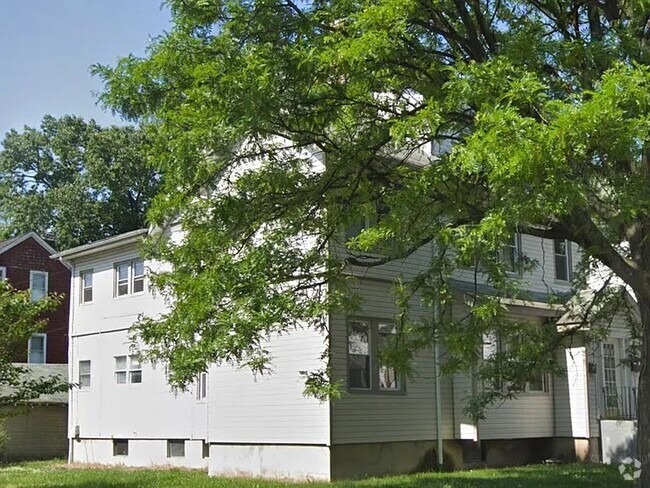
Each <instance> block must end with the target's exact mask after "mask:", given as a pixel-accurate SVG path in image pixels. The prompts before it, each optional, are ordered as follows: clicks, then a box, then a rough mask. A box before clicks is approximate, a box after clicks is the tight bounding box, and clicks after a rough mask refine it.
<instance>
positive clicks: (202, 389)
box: [196, 372, 208, 401]
mask: <svg viewBox="0 0 650 488" xmlns="http://www.w3.org/2000/svg"><path fill="white" fill-rule="evenodd" d="M207 397H208V373H206V372H203V373H200V374H199V377H198V378H197V379H196V400H197V401H202V400H205V399H206V398H207Z"/></svg>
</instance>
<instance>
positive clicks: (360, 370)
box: [348, 318, 404, 392]
mask: <svg viewBox="0 0 650 488" xmlns="http://www.w3.org/2000/svg"><path fill="white" fill-rule="evenodd" d="M395 333H396V329H395V325H394V324H391V323H390V322H389V321H385V320H381V319H367V318H363V319H359V318H354V319H350V320H349V321H348V389H350V390H353V391H363V390H365V391H370V392H400V391H403V389H404V381H403V379H402V378H401V376H400V375H399V374H398V373H397V370H396V369H395V368H394V367H392V366H389V365H388V364H385V363H384V361H382V359H381V351H382V350H384V349H385V348H387V347H388V345H389V341H390V340H391V338H392V337H393V336H394V335H395Z"/></svg>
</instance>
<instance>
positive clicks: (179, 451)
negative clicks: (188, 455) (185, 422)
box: [167, 439, 185, 458]
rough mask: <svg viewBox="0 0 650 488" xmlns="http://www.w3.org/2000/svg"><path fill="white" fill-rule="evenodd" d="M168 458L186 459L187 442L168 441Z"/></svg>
mask: <svg viewBox="0 0 650 488" xmlns="http://www.w3.org/2000/svg"><path fill="white" fill-rule="evenodd" d="M167 457H168V458H172V457H185V441H184V440H182V439H181V440H178V439H170V440H168V441H167Z"/></svg>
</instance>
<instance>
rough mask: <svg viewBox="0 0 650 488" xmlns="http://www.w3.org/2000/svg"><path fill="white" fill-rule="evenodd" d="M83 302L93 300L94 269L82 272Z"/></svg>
mask: <svg viewBox="0 0 650 488" xmlns="http://www.w3.org/2000/svg"><path fill="white" fill-rule="evenodd" d="M80 276H81V303H90V302H92V301H93V271H92V270H89V271H82V272H81V275H80Z"/></svg>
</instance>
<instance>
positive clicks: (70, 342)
mask: <svg viewBox="0 0 650 488" xmlns="http://www.w3.org/2000/svg"><path fill="white" fill-rule="evenodd" d="M59 262H60V263H61V264H63V265H65V261H64V260H63V259H62V258H59ZM70 264H71V269H70V292H69V293H68V302H69V304H70V305H69V307H70V311H69V312H68V331H67V332H68V383H70V382H71V379H72V366H73V360H74V354H73V350H72V349H73V342H74V338H73V336H74V331H73V330H72V327H73V325H74V308H75V301H74V298H73V297H72V294H73V292H74V276H75V273H76V266H75V263H74V261H73V262H71V263H70ZM72 420H73V419H72V388H68V433H67V437H68V464H70V463H73V462H74V443H75V439H74V438H73V436H71V434H72V432H70V428H71V427H72Z"/></svg>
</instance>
